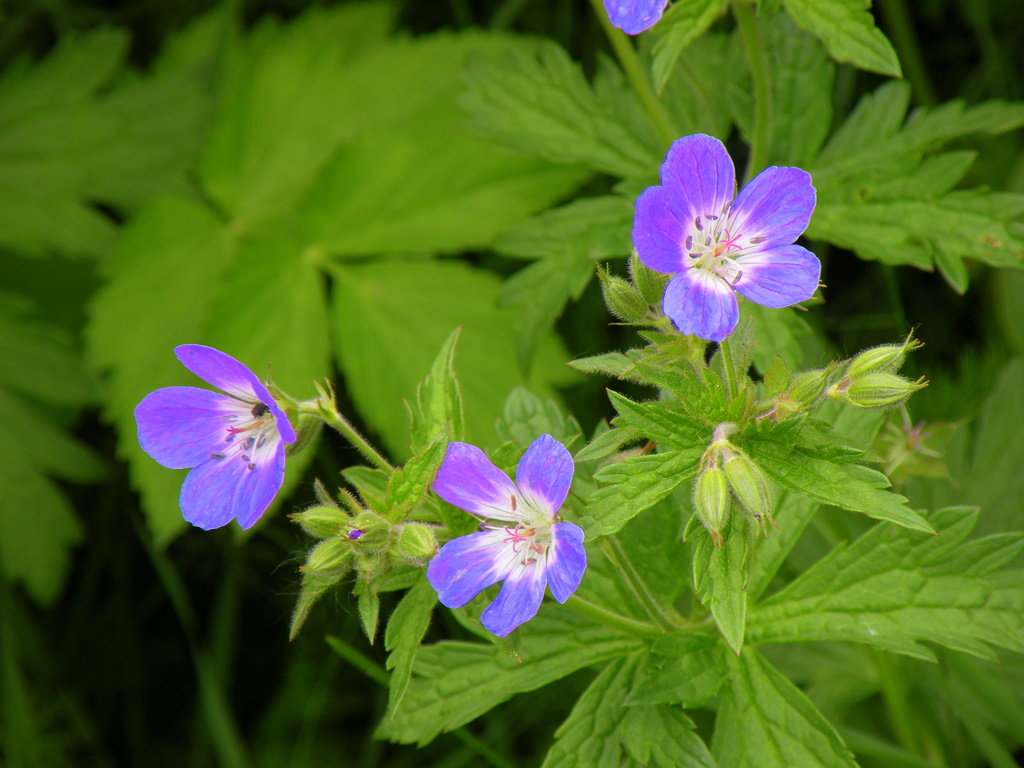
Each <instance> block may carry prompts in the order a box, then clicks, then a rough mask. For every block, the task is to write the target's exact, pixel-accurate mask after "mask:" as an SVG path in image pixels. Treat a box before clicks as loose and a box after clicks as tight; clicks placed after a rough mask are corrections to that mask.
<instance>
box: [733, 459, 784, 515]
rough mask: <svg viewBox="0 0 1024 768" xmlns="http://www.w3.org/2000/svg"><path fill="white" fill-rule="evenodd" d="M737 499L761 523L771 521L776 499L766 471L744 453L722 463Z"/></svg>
mask: <svg viewBox="0 0 1024 768" xmlns="http://www.w3.org/2000/svg"><path fill="white" fill-rule="evenodd" d="M722 469H723V470H724V471H725V477H726V479H728V481H729V487H730V488H731V489H732V492H733V495H734V496H735V497H736V500H737V501H739V503H740V504H741V505H742V506H743V508H744V509H746V510H747V511H748V512H749V513H750V514H752V515H753V516H754V517H756V518H757V520H758V521H759V522H760V523H761V527H762V529H763V528H764V526H765V522H771V517H772V509H773V508H774V506H775V499H774V496H773V494H772V487H771V485H770V484H769V483H768V478H767V477H765V474H764V472H762V471H761V468H760V467H759V466H757V464H755V463H754V462H753V461H751V460H750V459H749V458H747V457H746V456H745V455H744V454H742V453H738V452H737V453H735V454H733V455H732V456H730V457H729V458H728V459H726V461H725V463H724V464H723V465H722Z"/></svg>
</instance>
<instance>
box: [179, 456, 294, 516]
mask: <svg viewBox="0 0 1024 768" xmlns="http://www.w3.org/2000/svg"><path fill="white" fill-rule="evenodd" d="M276 448H277V449H276V451H275V452H274V454H273V456H272V457H268V459H269V460H267V461H264V462H262V463H261V464H260V465H258V466H257V468H256V469H249V463H248V462H247V461H245V460H244V459H243V458H242V457H241V456H240V455H236V456H233V457H228V458H224V459H210V460H208V461H206V462H205V463H203V464H200V465H198V466H197V467H196V468H195V469H193V470H192V471H191V472H189V473H188V477H186V478H185V482H184V484H183V485H182V486H181V499H180V502H181V511H182V514H183V515H184V516H185V519H186V520H188V521H189V522H190V523H192V525H195V526H198V527H199V528H204V529H206V530H210V529H211V528H220V527H221V526H222V525H227V524H228V523H229V522H230V521H231V520H232V518H238V522H239V524H240V525H241V526H242V527H243V528H250V527H252V525H253V524H254V523H255V522H256V521H257V520H258V519H259V518H260V516H261V515H262V514H263V513H264V512H265V511H266V510H267V507H269V506H270V502H271V501H273V500H274V495H275V494H276V493H277V492H278V491H279V490H280V489H281V484H282V483H283V482H284V445H283V444H282V443H281V442H278V443H277V446H276Z"/></svg>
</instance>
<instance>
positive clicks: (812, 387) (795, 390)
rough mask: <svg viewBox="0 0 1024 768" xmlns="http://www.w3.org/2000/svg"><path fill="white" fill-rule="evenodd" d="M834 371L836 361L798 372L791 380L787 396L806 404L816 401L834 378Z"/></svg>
mask: <svg viewBox="0 0 1024 768" xmlns="http://www.w3.org/2000/svg"><path fill="white" fill-rule="evenodd" d="M834 371H835V363H829V365H828V367H826V368H820V369H818V370H816V371H806V372H805V373H799V374H797V375H796V376H794V377H793V380H792V381H791V382H790V384H789V389H788V390H787V392H786V396H787V397H788V398H789V399H790V400H795V401H796V402H798V403H804V404H806V405H812V404H813V403H816V402H817V401H818V400H820V399H821V397H822V395H824V394H825V388H826V387H827V386H828V384H829V381H830V380H831V379H832V377H833V375H834Z"/></svg>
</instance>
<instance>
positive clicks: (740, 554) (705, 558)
mask: <svg viewBox="0 0 1024 768" xmlns="http://www.w3.org/2000/svg"><path fill="white" fill-rule="evenodd" d="M693 520H695V518H691V523H690V525H688V526H687V529H686V533H685V536H686V541H687V542H691V541H692V542H693V545H694V556H693V583H694V586H695V587H696V590H697V595H698V597H699V598H700V601H701V604H702V605H704V604H708V605H709V607H710V608H711V615H712V616H714V618H715V624H716V625H717V626H718V631H719V632H721V633H722V637H724V638H725V641H726V642H727V643H728V644H729V647H730V648H732V649H733V651H734V652H735V653H736V654H739V652H740V651H741V650H742V648H743V636H744V632H745V626H746V620H747V591H746V586H747V576H748V572H749V570H748V569H749V567H750V549H751V543H750V541H751V533H750V528H751V526H750V524H749V522H748V519H747V516H746V515H745V514H744V513H743V512H742V511H741V510H740V509H739V505H738V504H733V505H732V512H731V514H730V517H729V526H730V530H729V532H728V534H727V535H726V536H725V537H724V538H725V541H724V542H723V543H722V546H720V547H716V546H715V545H714V544H713V542H712V540H711V536H710V535H709V534H708V532H707V529H706V528H705V527H704V526H703V525H699V524H694V522H693Z"/></svg>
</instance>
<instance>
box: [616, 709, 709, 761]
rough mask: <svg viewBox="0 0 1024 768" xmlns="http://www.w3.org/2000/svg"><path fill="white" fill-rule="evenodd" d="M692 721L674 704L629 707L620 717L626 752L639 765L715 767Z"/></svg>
mask: <svg viewBox="0 0 1024 768" xmlns="http://www.w3.org/2000/svg"><path fill="white" fill-rule="evenodd" d="M695 727H696V726H694V724H693V721H692V720H690V718H688V717H687V716H686V715H684V714H683V713H682V712H681V711H680V710H679V709H677V708H676V707H670V706H666V705H664V704H662V705H656V706H650V707H630V708H628V709H627V710H626V715H625V717H624V718H623V719H622V740H623V743H624V744H625V746H626V751H627V752H628V753H629V754H630V755H631V756H632V757H633V759H634V760H637V761H638V762H639V763H640V764H641V765H645V766H646V765H655V766H657V767H658V768H716V766H717V765H718V764H717V763H716V762H715V759H714V758H713V757H712V756H711V753H710V752H709V751H708V748H707V746H706V745H705V744H704V742H703V741H702V740H701V738H700V736H698V735H697V733H696V732H695V730H694V729H695Z"/></svg>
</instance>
